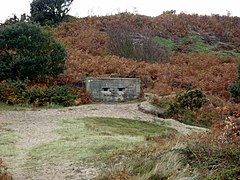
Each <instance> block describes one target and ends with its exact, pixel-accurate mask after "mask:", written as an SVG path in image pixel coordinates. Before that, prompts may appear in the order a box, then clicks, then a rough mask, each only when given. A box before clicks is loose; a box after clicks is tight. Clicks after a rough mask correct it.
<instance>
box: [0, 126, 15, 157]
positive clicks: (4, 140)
mask: <svg viewBox="0 0 240 180" xmlns="http://www.w3.org/2000/svg"><path fill="white" fill-rule="evenodd" d="M15 143H16V135H15V133H14V131H13V130H11V129H7V128H4V127H2V126H1V125H0V155H1V156H2V157H10V156H14V155H16V146H15Z"/></svg>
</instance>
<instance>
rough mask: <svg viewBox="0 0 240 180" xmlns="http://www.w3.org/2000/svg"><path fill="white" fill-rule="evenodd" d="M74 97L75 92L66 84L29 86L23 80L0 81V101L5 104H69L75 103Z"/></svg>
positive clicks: (75, 96) (75, 97)
mask: <svg viewBox="0 0 240 180" xmlns="http://www.w3.org/2000/svg"><path fill="white" fill-rule="evenodd" d="M76 99H77V95H76V93H75V92H74V91H73V90H71V89H70V88H69V87H66V86H50V87H47V86H43V87H41V86H37V85H35V86H29V85H28V83H27V82H23V81H3V82H1V83H0V101H1V102H4V103H7V104H20V105H23V104H31V105H33V106H45V105H48V104H56V105H61V106H71V105H75V100H76ZM80 103H81V102H80ZM80 103H78V104H80Z"/></svg>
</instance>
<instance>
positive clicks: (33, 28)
mask: <svg viewBox="0 0 240 180" xmlns="http://www.w3.org/2000/svg"><path fill="white" fill-rule="evenodd" d="M65 57H66V51H65V49H64V48H63V47H62V46H61V45H60V44H59V43H57V42H56V41H55V40H54V39H53V37H52V36H51V35H50V34H49V33H48V32H47V31H44V30H42V29H41V27H39V26H38V25H36V24H31V23H26V22H20V23H15V24H11V25H7V26H3V27H1V28H0V80H4V79H14V80H17V79H20V80H24V79H30V80H32V79H39V78H44V77H46V76H53V77H55V76H57V75H58V74H60V73H62V72H63V70H64V63H65Z"/></svg>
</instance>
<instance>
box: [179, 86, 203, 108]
mask: <svg viewBox="0 0 240 180" xmlns="http://www.w3.org/2000/svg"><path fill="white" fill-rule="evenodd" d="M206 102H207V98H206V96H205V95H204V94H203V93H202V91H200V90H198V89H190V90H186V91H184V92H181V93H179V94H177V96H176V103H177V105H178V106H179V107H180V108H183V109H191V110H194V109H199V108H201V107H202V106H203V105H204V104H205V103H206Z"/></svg>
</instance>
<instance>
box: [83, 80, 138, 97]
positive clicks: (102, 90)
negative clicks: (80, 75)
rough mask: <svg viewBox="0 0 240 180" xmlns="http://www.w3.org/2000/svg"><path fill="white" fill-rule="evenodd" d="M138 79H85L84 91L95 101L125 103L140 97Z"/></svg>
mask: <svg viewBox="0 0 240 180" xmlns="http://www.w3.org/2000/svg"><path fill="white" fill-rule="evenodd" d="M140 84H141V81H140V79H138V78H86V89H87V91H88V92H90V93H91V95H92V97H93V98H94V99H96V100H103V101H125V100H130V99H137V98H138V97H139V96H140V91H141V88H140Z"/></svg>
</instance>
